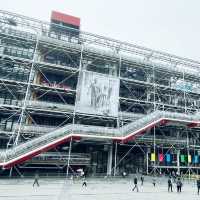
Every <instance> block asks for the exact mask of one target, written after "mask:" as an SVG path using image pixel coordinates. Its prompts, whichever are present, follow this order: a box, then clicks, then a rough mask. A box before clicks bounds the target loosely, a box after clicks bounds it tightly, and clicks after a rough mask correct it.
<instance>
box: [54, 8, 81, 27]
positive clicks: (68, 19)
mask: <svg viewBox="0 0 200 200" xmlns="http://www.w3.org/2000/svg"><path fill="white" fill-rule="evenodd" d="M51 20H56V21H60V22H64V23H66V24H71V25H74V26H78V27H80V18H78V17H74V16H71V15H67V14H64V13H60V12H57V11H52V13H51Z"/></svg>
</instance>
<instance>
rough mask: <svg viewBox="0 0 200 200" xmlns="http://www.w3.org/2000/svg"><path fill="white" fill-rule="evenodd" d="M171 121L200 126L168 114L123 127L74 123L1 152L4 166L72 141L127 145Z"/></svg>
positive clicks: (195, 119)
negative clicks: (87, 139)
mask: <svg viewBox="0 0 200 200" xmlns="http://www.w3.org/2000/svg"><path fill="white" fill-rule="evenodd" d="M168 122H176V123H177V122H178V123H181V124H182V123H183V124H186V125H188V126H190V125H191V124H192V127H194V125H195V126H197V125H199V124H200V121H199V115H187V114H182V113H172V112H165V111H155V112H153V113H151V114H148V115H146V116H144V117H142V118H140V119H138V120H136V121H134V122H132V123H130V124H128V125H125V126H123V127H120V128H107V127H97V126H85V125H80V124H74V125H72V124H70V125H66V126H64V127H62V128H59V129H57V130H54V131H52V132H50V133H47V134H44V135H42V136H39V137H37V138H34V139H32V140H30V141H28V142H25V143H21V144H19V145H18V146H15V147H12V148H10V149H7V150H5V151H2V152H0V166H2V167H3V168H10V167H12V166H13V165H16V164H19V163H22V162H24V161H26V160H29V159H31V158H32V157H34V156H36V155H39V154H41V153H42V152H46V151H48V150H49V149H52V148H54V147H56V146H58V145H59V144H62V143H66V142H67V141H70V140H71V139H72V140H73V139H78V140H80V139H81V138H83V137H86V138H90V139H92V138H93V139H108V140H115V141H119V142H127V141H129V140H134V139H135V138H136V137H137V136H140V135H142V134H145V132H146V131H147V130H150V129H151V128H152V127H154V126H156V125H165V124H166V123H168Z"/></svg>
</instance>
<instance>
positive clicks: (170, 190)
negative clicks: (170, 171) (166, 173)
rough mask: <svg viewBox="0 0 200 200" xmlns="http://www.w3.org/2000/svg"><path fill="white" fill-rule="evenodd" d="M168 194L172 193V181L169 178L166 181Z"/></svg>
mask: <svg viewBox="0 0 200 200" xmlns="http://www.w3.org/2000/svg"><path fill="white" fill-rule="evenodd" d="M168 192H173V190H172V180H171V178H169V179H168Z"/></svg>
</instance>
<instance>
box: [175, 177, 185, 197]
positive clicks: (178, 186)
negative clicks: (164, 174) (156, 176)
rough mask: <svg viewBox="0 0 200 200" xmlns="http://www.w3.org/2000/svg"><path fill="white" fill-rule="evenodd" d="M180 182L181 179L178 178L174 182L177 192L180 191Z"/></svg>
mask: <svg viewBox="0 0 200 200" xmlns="http://www.w3.org/2000/svg"><path fill="white" fill-rule="evenodd" d="M182 185H183V184H182V182H181V179H180V178H178V180H177V182H176V186H177V192H178V193H179V192H181V188H182Z"/></svg>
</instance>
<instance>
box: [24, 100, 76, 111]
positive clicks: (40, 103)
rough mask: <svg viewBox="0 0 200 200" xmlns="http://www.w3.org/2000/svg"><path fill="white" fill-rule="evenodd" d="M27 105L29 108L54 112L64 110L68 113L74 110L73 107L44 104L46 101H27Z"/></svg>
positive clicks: (51, 103)
mask: <svg viewBox="0 0 200 200" xmlns="http://www.w3.org/2000/svg"><path fill="white" fill-rule="evenodd" d="M27 105H28V106H30V107H39V108H50V109H55V110H65V111H66V110H69V111H73V110H74V106H73V105H69V104H62V103H53V102H46V101H28V103H27Z"/></svg>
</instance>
